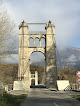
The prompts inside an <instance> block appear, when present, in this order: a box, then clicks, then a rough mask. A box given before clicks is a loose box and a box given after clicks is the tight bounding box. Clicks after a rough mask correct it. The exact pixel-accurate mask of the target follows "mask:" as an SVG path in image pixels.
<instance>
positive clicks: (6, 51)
mask: <svg viewBox="0 0 80 106" xmlns="http://www.w3.org/2000/svg"><path fill="white" fill-rule="evenodd" d="M15 27H16V26H15V24H14V22H13V21H12V20H11V19H10V17H9V15H8V14H7V11H6V9H5V7H4V4H3V2H2V0H0V62H1V60H2V59H3V58H6V57H8V56H10V53H11V52H12V51H13V50H14V49H15V47H16V45H15V42H16V39H15V34H14V31H15Z"/></svg>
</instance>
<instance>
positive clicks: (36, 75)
mask: <svg viewBox="0 0 80 106" xmlns="http://www.w3.org/2000/svg"><path fill="white" fill-rule="evenodd" d="M35 85H38V72H37V71H35Z"/></svg>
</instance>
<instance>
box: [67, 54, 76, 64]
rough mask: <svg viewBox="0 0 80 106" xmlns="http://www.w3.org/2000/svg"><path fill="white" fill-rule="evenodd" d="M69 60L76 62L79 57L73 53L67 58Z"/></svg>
mask: <svg viewBox="0 0 80 106" xmlns="http://www.w3.org/2000/svg"><path fill="white" fill-rule="evenodd" d="M67 61H68V62H76V61H77V58H76V56H74V55H73V54H72V55H71V56H69V58H68V59H67Z"/></svg>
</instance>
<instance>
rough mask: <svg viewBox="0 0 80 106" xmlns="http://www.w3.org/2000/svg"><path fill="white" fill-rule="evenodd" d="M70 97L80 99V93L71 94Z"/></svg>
mask: <svg viewBox="0 0 80 106" xmlns="http://www.w3.org/2000/svg"><path fill="white" fill-rule="evenodd" d="M72 97H73V98H75V99H77V100H79V101H80V95H72Z"/></svg>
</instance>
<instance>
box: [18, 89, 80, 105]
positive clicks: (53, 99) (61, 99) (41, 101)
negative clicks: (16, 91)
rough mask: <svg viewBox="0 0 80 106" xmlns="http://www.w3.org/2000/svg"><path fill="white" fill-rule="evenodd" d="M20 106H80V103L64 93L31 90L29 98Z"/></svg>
mask: <svg viewBox="0 0 80 106" xmlns="http://www.w3.org/2000/svg"><path fill="white" fill-rule="evenodd" d="M20 106H80V102H79V101H77V100H75V99H73V98H72V97H71V96H69V94H68V93H66V92H64V91H62V92H61V91H57V92H55V91H50V90H48V89H43V88H41V89H40V88H31V89H30V90H29V94H28V97H27V98H26V99H25V100H24V102H23V103H22V104H21V105H20Z"/></svg>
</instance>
